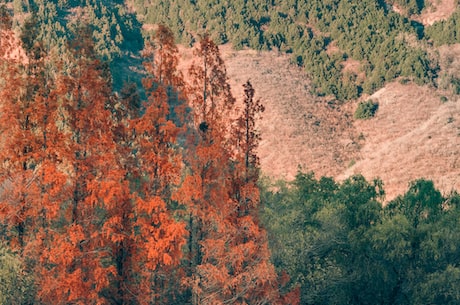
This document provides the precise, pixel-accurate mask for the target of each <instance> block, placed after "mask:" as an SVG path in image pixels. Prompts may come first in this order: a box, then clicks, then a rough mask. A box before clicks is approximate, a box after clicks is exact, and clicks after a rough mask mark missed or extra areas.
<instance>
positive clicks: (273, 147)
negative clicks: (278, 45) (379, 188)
mask: <svg viewBox="0 0 460 305" xmlns="http://www.w3.org/2000/svg"><path fill="white" fill-rule="evenodd" d="M221 51H222V55H223V58H224V59H225V62H226V65H227V68H228V74H229V77H230V82H231V84H232V87H233V90H234V93H235V96H236V97H241V96H242V89H241V85H242V84H243V83H244V82H245V81H246V80H247V79H250V80H251V82H252V83H253V85H254V87H255V89H256V95H257V96H258V97H259V98H261V100H262V102H263V103H264V104H265V106H266V111H265V113H264V114H263V118H262V119H261V120H260V124H259V128H260V131H261V133H262V142H261V145H260V148H259V154H260V157H261V165H262V170H263V173H264V174H265V175H268V176H271V177H274V178H287V179H291V178H293V177H294V175H295V174H296V172H297V170H298V168H299V166H301V167H302V169H303V170H304V171H314V172H315V173H316V174H317V176H322V175H326V176H333V177H336V178H338V179H344V178H346V177H348V176H350V175H352V174H358V173H362V174H363V175H364V176H365V177H366V178H368V179H373V178H376V177H380V178H381V179H382V180H383V181H384V183H385V190H386V191H387V199H388V200H389V199H392V198H394V197H395V196H396V195H398V194H401V193H403V192H404V191H405V190H406V189H407V186H408V183H409V182H410V181H412V180H414V179H417V178H427V179H432V180H433V181H434V182H435V184H436V186H437V187H438V188H440V189H441V190H442V191H443V192H446V193H447V192H449V191H451V190H452V189H457V190H458V189H460V100H459V98H458V96H449V100H448V101H447V102H444V103H443V102H442V101H441V94H445V92H440V91H437V90H436V89H434V88H432V87H428V86H423V87H422V86H417V85H415V84H406V85H402V84H400V83H398V82H393V83H390V84H388V85H387V86H385V87H384V88H383V89H381V90H379V91H378V92H376V93H375V94H374V95H372V96H371V97H370V98H372V99H374V100H376V101H378V102H379V104H380V107H379V110H378V112H377V114H376V116H375V117H374V118H373V119H371V120H366V121H355V120H354V119H353V110H354V106H355V105H356V103H354V104H353V103H347V104H340V103H338V102H336V101H334V100H333V99H332V98H331V99H327V98H318V97H316V96H314V95H312V94H311V93H310V88H311V87H310V81H309V79H308V77H307V76H306V75H305V73H304V72H302V71H301V70H300V69H298V68H296V67H295V66H292V65H290V63H289V58H288V57H287V56H284V55H279V54H278V53H276V52H256V51H251V50H243V51H234V50H232V49H231V48H230V46H222V47H221ZM182 52H183V54H184V58H185V60H186V61H187V58H190V56H187V54H186V53H187V52H186V51H184V50H183V51H182ZM188 52H190V51H188ZM186 65H187V62H184V63H183V66H184V67H185V66H186Z"/></svg>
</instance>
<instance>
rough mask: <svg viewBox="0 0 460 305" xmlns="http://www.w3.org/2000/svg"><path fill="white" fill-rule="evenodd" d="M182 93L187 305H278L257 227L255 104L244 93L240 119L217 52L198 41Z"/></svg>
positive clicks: (250, 91) (272, 273) (262, 233)
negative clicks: (186, 124)
mask: <svg viewBox="0 0 460 305" xmlns="http://www.w3.org/2000/svg"><path fill="white" fill-rule="evenodd" d="M196 55H197V56H198V57H199V59H200V60H202V62H201V63H200V64H194V65H192V67H191V69H190V76H191V83H190V88H189V91H188V94H189V97H190V103H191V106H192V107H193V111H194V117H193V119H194V122H195V123H194V125H193V126H192V127H191V129H190V130H189V134H190V136H189V139H188V142H187V147H186V152H185V154H186V156H187V157H186V163H187V166H188V173H189V175H187V176H186V177H185V179H184V182H183V185H182V188H181V190H180V192H178V196H177V199H178V200H180V201H181V202H183V203H184V204H186V205H187V207H188V209H189V212H190V214H189V216H188V217H189V222H188V230H189V232H190V236H189V239H188V249H187V250H188V281H187V284H188V285H189V287H190V298H191V303H192V304H277V303H282V302H283V301H282V299H281V297H280V296H279V293H278V281H277V276H276V273H275V270H274V267H273V265H272V264H271V263H270V261H269V258H270V256H269V255H270V253H269V250H268V244H267V238H266V233H265V231H264V230H263V229H262V228H261V227H260V226H259V223H258V220H257V207H258V202H259V201H258V200H259V199H258V197H259V196H258V189H257V185H256V183H257V179H258V160H257V157H256V154H255V148H256V146H257V142H258V139H259V138H258V135H257V133H256V132H255V129H254V128H255V127H254V123H255V119H254V117H255V115H256V114H257V113H258V112H260V111H261V110H262V109H263V107H262V106H261V105H260V103H258V102H254V100H253V94H254V91H253V89H252V87H251V86H250V84H247V85H246V90H245V92H246V97H245V109H244V114H243V116H242V117H241V118H240V119H238V120H237V122H236V124H234V128H235V129H236V130H234V131H232V130H231V128H230V126H232V120H231V118H232V116H234V113H235V110H234V107H233V106H234V103H235V100H234V98H233V96H232V94H231V91H230V86H229V85H228V81H227V76H226V70H225V65H224V63H223V61H222V59H221V58H220V54H219V50H218V48H217V46H216V45H214V43H213V42H212V41H211V40H210V39H209V38H208V37H204V38H203V40H202V41H201V42H200V44H199V46H198V48H197V51H196Z"/></svg>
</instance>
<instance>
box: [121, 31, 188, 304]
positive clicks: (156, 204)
mask: <svg viewBox="0 0 460 305" xmlns="http://www.w3.org/2000/svg"><path fill="white" fill-rule="evenodd" d="M143 56H144V68H145V71H146V77H145V78H144V79H143V81H142V83H143V86H144V90H145V91H146V94H147V97H148V98H147V101H146V102H145V103H144V104H143V109H142V115H141V116H139V117H137V118H134V119H132V120H131V122H130V125H131V126H132V128H133V129H132V130H131V132H132V139H133V140H132V143H131V145H132V148H133V151H134V157H135V160H136V164H135V165H134V166H135V168H132V169H133V171H132V172H133V173H135V176H134V177H133V178H134V179H135V180H136V183H135V184H136V186H135V188H136V191H137V194H136V196H137V198H136V200H135V204H134V208H133V214H134V217H133V219H132V221H133V224H132V225H133V226H134V227H136V230H137V232H136V233H135V234H134V235H133V238H134V239H133V249H132V253H131V258H130V259H131V261H132V262H134V264H133V263H131V270H129V272H130V273H131V277H132V278H139V280H138V281H137V282H133V283H132V284H131V286H129V290H130V291H135V292H137V294H138V297H137V301H138V302H139V303H141V304H150V303H152V302H153V303H169V302H170V300H169V299H168V298H169V297H170V296H171V295H174V293H175V292H174V291H173V288H172V287H169V285H170V283H172V282H173V280H175V279H171V278H168V274H169V273H170V272H171V271H172V270H173V267H174V266H176V265H178V263H179V262H180V258H181V254H182V246H183V244H184V243H185V236H186V231H185V225H184V224H183V223H180V222H177V221H176V220H174V218H173V215H172V212H171V209H170V202H171V193H172V192H173V191H174V187H175V186H177V185H178V184H179V182H180V175H181V170H182V160H181V155H180V152H179V151H178V147H177V144H176V141H177V136H178V134H179V132H180V128H179V127H177V126H176V124H175V123H174V122H173V121H172V118H171V111H170V106H169V103H168V102H169V100H170V95H171V94H172V93H173V92H175V90H178V87H179V86H181V84H182V82H183V81H182V77H181V75H180V73H179V72H178V70H177V63H178V59H177V47H176V46H175V44H174V39H173V37H172V33H171V32H170V31H169V30H168V29H166V28H164V27H162V26H160V27H159V28H158V29H157V31H156V33H155V35H154V36H153V37H152V40H150V41H147V43H146V47H145V49H144V53H143ZM175 285H176V286H179V282H177V283H175Z"/></svg>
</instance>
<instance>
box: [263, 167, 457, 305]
mask: <svg viewBox="0 0 460 305" xmlns="http://www.w3.org/2000/svg"><path fill="white" fill-rule="evenodd" d="M384 195H385V193H384V188H383V186H382V184H381V181H379V180H375V181H372V182H368V181H366V180H365V179H364V178H363V177H362V176H355V177H351V178H349V179H347V180H345V181H343V182H340V183H339V182H336V181H334V180H333V179H331V178H326V177H322V178H320V179H316V178H315V177H314V175H313V174H312V173H299V174H298V175H297V177H296V179H295V180H294V181H293V182H292V183H288V184H286V183H284V182H281V183H275V184H270V183H268V184H266V185H265V188H264V192H263V193H262V202H263V210H262V217H263V219H264V223H265V225H266V226H267V230H268V232H269V234H270V245H271V247H270V248H271V251H272V260H273V262H274V264H275V266H276V267H277V268H278V269H279V270H285V271H286V272H287V273H288V274H289V275H290V276H291V284H292V285H293V286H298V287H300V289H301V304H414V305H415V304H458V303H459V302H460V296H459V295H458V285H459V284H460V269H459V266H458V257H459V255H460V251H459V248H458V244H459V242H460V233H459V231H458V219H459V217H460V195H459V194H458V193H451V194H447V195H445V196H442V195H441V194H440V192H439V191H437V190H436V189H435V187H434V186H433V183H432V182H431V181H426V180H417V181H414V182H413V183H411V185H410V187H409V190H408V191H407V192H406V193H405V194H404V195H401V196H399V197H397V198H396V199H394V200H392V201H390V202H389V203H387V204H385V205H382V202H383V200H384Z"/></svg>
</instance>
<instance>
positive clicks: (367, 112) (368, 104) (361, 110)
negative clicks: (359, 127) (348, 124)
mask: <svg viewBox="0 0 460 305" xmlns="http://www.w3.org/2000/svg"><path fill="white" fill-rule="evenodd" d="M378 108H379V104H378V103H377V102H374V101H372V100H367V101H365V102H360V103H359V104H358V108H356V111H355V114H354V117H355V119H360V120H367V119H370V118H373V117H374V115H375V113H376V112H377V110H378Z"/></svg>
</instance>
